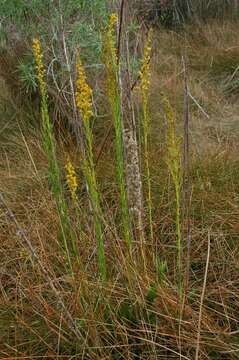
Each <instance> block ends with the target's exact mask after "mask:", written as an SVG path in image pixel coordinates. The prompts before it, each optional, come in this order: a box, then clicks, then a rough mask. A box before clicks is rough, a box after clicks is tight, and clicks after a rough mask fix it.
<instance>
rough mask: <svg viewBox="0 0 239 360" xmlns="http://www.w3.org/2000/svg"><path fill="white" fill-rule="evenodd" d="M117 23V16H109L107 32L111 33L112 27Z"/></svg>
mask: <svg viewBox="0 0 239 360" xmlns="http://www.w3.org/2000/svg"><path fill="white" fill-rule="evenodd" d="M117 21H118V16H117V14H111V15H110V21H109V29H108V31H109V32H111V33H112V31H113V29H114V26H115V24H116V23H117Z"/></svg>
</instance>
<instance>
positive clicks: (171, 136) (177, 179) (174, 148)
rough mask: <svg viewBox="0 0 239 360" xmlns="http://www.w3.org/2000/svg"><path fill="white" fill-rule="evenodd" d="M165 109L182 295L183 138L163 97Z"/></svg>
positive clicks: (178, 275) (169, 106)
mask: <svg viewBox="0 0 239 360" xmlns="http://www.w3.org/2000/svg"><path fill="white" fill-rule="evenodd" d="M163 108H164V113H165V117H166V121H167V157H166V162H167V165H168V168H169V171H170V174H171V176H172V179H173V184H174V189H175V207H176V235H177V278H178V287H179V291H180V295H181V294H182V281H183V279H182V233H181V205H180V204H181V189H182V181H183V173H182V166H181V138H180V137H179V136H177V133H176V118H175V114H174V112H173V110H172V108H171V105H170V103H169V100H168V99H167V97H166V96H163Z"/></svg>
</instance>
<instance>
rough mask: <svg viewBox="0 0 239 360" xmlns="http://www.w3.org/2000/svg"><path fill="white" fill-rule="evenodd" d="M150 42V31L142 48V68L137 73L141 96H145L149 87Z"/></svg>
mask: <svg viewBox="0 0 239 360" xmlns="http://www.w3.org/2000/svg"><path fill="white" fill-rule="evenodd" d="M151 41H152V31H151V30H150V31H149V34H148V38H147V41H146V44H145V47H144V57H143V60H142V66H141V69H140V71H139V78H140V88H141V92H142V94H143V96H147V93H148V90H149V85H150V59H151V50H152V49H151Z"/></svg>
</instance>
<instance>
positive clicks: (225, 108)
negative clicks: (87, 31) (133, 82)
mask: <svg viewBox="0 0 239 360" xmlns="http://www.w3.org/2000/svg"><path fill="white" fill-rule="evenodd" d="M238 44H239V35H238V23H236V22H232V21H224V22H220V21H216V20H213V21H210V22H209V23H207V24H197V25H195V24H194V25H188V26H187V27H186V28H185V30H184V31H178V32H176V31H173V30H167V29H155V30H154V32H153V38H152V49H153V50H152V51H153V56H152V59H151V81H150V90H149V91H150V95H149V104H148V106H149V115H150V135H149V136H150V154H149V165H150V180H151V187H152V218H153V239H151V238H150V228H149V222H148V216H147V205H145V214H144V215H143V221H144V229H141V230H142V231H143V232H144V240H143V242H144V244H143V247H144V249H143V260H144V261H143V260H142V257H141V255H142V253H141V252H140V251H139V249H141V251H142V241H141V238H140V236H139V235H138V232H137V230H138V228H137V226H136V230H134V234H133V245H132V246H133V250H131V251H132V253H133V255H132V253H130V254H129V253H128V252H127V246H126V245H125V241H126V239H125V234H124V231H123V230H122V226H121V225H120V224H121V222H122V220H119V219H120V216H119V215H120V211H121V210H122V209H121V208H120V205H119V204H121V203H120V200H119V198H120V195H119V193H120V191H119V190H117V183H116V181H115V179H114V178H115V175H114V174H115V170H114V168H115V166H114V154H113V152H114V131H113V126H112V120H111V118H110V117H109V116H108V115H107V117H106V118H103V119H104V122H103V120H102V118H99V119H97V120H96V121H95V122H96V126H95V127H94V129H93V130H94V131H93V132H94V154H95V158H97V154H100V156H99V159H98V162H97V164H96V166H95V171H96V174H97V182H98V187H99V190H98V192H99V194H100V202H101V205H102V208H103V213H104V215H103V220H102V218H101V219H100V221H101V223H102V224H103V236H104V239H105V240H104V251H105V257H106V269H107V279H106V280H102V279H101V277H100V276H99V271H98V261H99V258H97V250H96V243H97V230H96V231H95V230H94V229H95V222H97V218H96V217H94V214H96V215H97V217H98V216H101V210H99V209H98V204H96V206H97V210H95V209H94V202H91V205H89V198H88V197H87V193H88V191H89V187H90V185H89V183H87V181H86V182H85V177H84V168H82V161H83V160H82V156H79V153H78V152H77V151H76V145H75V142H74V139H73V140H72V139H69V141H66V139H65V137H66V136H67V137H69V138H70V134H69V132H68V133H67V130H66V129H65V130H64V131H65V132H64V136H59V134H58V133H59V131H61V129H60V130H59V129H58V128H57V129H56V133H57V135H56V137H57V158H58V163H59V164H60V169H61V171H62V173H63V174H65V170H64V164H65V163H66V159H67V156H68V155H70V158H71V160H72V163H73V164H74V167H75V169H76V172H77V176H78V182H79V188H78V193H77V196H78V200H77V201H78V205H77V210H78V211H79V214H78V215H79V218H80V223H81V224H82V226H83V230H84V231H83V233H82V231H81V229H80V228H79V222H78V220H79V219H78V217H77V216H75V210H76V206H75V205H74V203H72V202H71V197H70V193H69V191H68V189H67V184H66V181H65V180H63V190H64V192H65V194H66V202H67V204H68V205H67V206H68V212H69V218H70V219H71V223H72V227H73V228H74V229H75V232H76V237H77V248H78V252H79V253H78V254H79V258H80V264H78V262H77V261H75V259H74V258H73V260H72V266H73V270H72V271H69V266H68V262H67V257H66V253H65V252H64V251H63V249H62V245H61V244H62V232H61V227H60V216H59V214H58V213H57V211H56V206H57V204H56V201H55V199H54V196H53V195H52V192H51V191H50V188H49V183H48V178H47V171H48V170H47V169H48V163H47V159H46V156H45V153H44V151H43V147H42V136H41V132H40V131H39V125H38V124H39V122H40V120H39V119H40V115H36V114H35V113H34V114H33V111H32V112H29V110H27V109H26V108H25V106H24V108H22V107H21V106H20V105H18V108H16V106H15V97H14V94H13V92H12V89H10V90H9V87H8V83H7V81H6V78H5V82H4V81H3V82H2V83H1V93H2V94H1V117H0V121H1V130H0V191H1V194H2V195H3V198H2V195H0V196H1V197H0V204H1V210H0V227H1V232H0V242H1V247H0V254H1V259H2V261H1V265H0V358H1V359H9V360H10V359H91V360H93V359H115V360H116V359H132V360H133V359H145V360H146V359H161V358H162V359H179V358H180V359H195V360H197V359H202V360H203V359H215V360H220V359H238V358H239V355H238V354H239V340H238V339H239V338H238V334H239V317H238V314H239V293H238V287H239V280H238V269H239V246H238V236H239V225H238V217H239V207H238V193H239V176H238V169H239V160H238V159H239V157H238V155H239V154H238V140H239V139H238V138H239V122H238V120H239V103H238V93H239V77H238V66H239V45H238ZM182 57H183V58H184V61H185V64H186V70H187V78H188V79H187V81H188V87H189V93H190V96H189V103H190V105H189V109H190V111H189V113H190V115H189V143H190V146H189V154H190V156H189V173H188V188H187V191H188V195H189V200H190V203H189V208H188V213H187V214H186V215H185V214H184V221H182V220H183V219H181V225H182V228H183V231H182V233H183V235H184V236H183V239H182V240H183V241H182V254H183V258H182V271H183V274H184V280H185V281H184V282H183V284H184V286H183V290H182V289H181V290H180V287H178V274H177V271H175V270H176V269H177V268H178V267H177V261H178V259H177V249H176V238H177V235H176V231H175V192H174V184H173V179H172V176H171V175H170V171H169V170H168V167H167V165H166V162H165V157H166V156H167V146H168V145H167V136H165V132H166V128H167V126H166V123H167V122H165V114H164V112H163V106H162V96H161V94H162V92H164V93H165V94H166V95H167V97H168V98H169V99H170V103H171V105H172V108H173V111H174V112H175V114H176V122H177V134H179V135H180V134H183V125H184V118H185V108H184V73H183V63H182ZM101 77H102V75H101ZM99 81H100V83H101V82H102V83H103V81H102V78H100V79H99ZM102 86H103V87H104V84H103V85H102ZM133 97H134V101H135V103H136V105H135V113H136V116H137V117H140V116H141V115H142V108H141V101H140V97H139V95H138V94H137V93H134V94H133ZM34 101H35V100H34ZM101 101H102V99H101ZM102 107H103V108H104V110H105V108H107V106H105V104H103V106H102ZM166 115H167V114H166ZM110 126H112V130H111V132H110V133H109V136H108V137H106V138H105V134H106V133H107V132H108V128H109V127H110ZM177 134H176V136H177ZM88 135H89V134H88ZM116 136H117V134H116ZM141 136H142V135H141ZM103 139H104V141H103ZM103 143H106V146H104V147H103V150H102V144H103ZM141 147H143V146H141ZM142 169H144V167H143V166H142ZM91 170H92V169H91ZM91 175H92V173H91ZM92 176H93V175H92ZM142 182H143V189H144V198H146V199H147V176H146V175H145V173H144V172H143V176H142ZM86 185H87V186H86ZM93 188H94V189H95V186H93ZM145 204H147V202H145ZM94 211H95V213H94ZM123 220H124V219H123ZM188 225H190V226H189V228H190V253H188V249H187V247H188V243H189V241H188V233H187V229H188ZM126 226H127V224H126ZM67 236H70V235H69V234H67ZM98 240H100V239H98ZM28 241H29V242H30V244H31V245H32V251H31V249H29V246H28V245H29V244H28ZM29 250H30V251H29Z"/></svg>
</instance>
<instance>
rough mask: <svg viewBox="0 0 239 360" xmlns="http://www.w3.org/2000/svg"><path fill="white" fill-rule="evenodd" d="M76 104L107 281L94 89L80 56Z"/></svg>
mask: <svg viewBox="0 0 239 360" xmlns="http://www.w3.org/2000/svg"><path fill="white" fill-rule="evenodd" d="M76 104H77V107H78V109H79V112H80V115H81V117H82V121H83V126H84V131H85V142H86V149H85V150H86V154H85V159H84V163H83V172H84V176H85V180H86V184H87V188H88V191H89V196H90V202H91V206H92V211H93V219H94V227H95V236H96V242H97V255H98V265H99V271H100V276H101V279H102V280H103V281H105V280H106V261H105V250H104V237H103V231H102V210H101V206H100V199H99V192H98V189H97V180H96V174H95V165H94V154H93V134H92V122H91V120H92V117H93V115H94V114H93V111H92V89H91V88H90V86H89V85H88V84H87V82H86V75H85V71H84V68H83V65H82V63H81V59H80V56H79V55H78V59H77V82H76Z"/></svg>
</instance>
